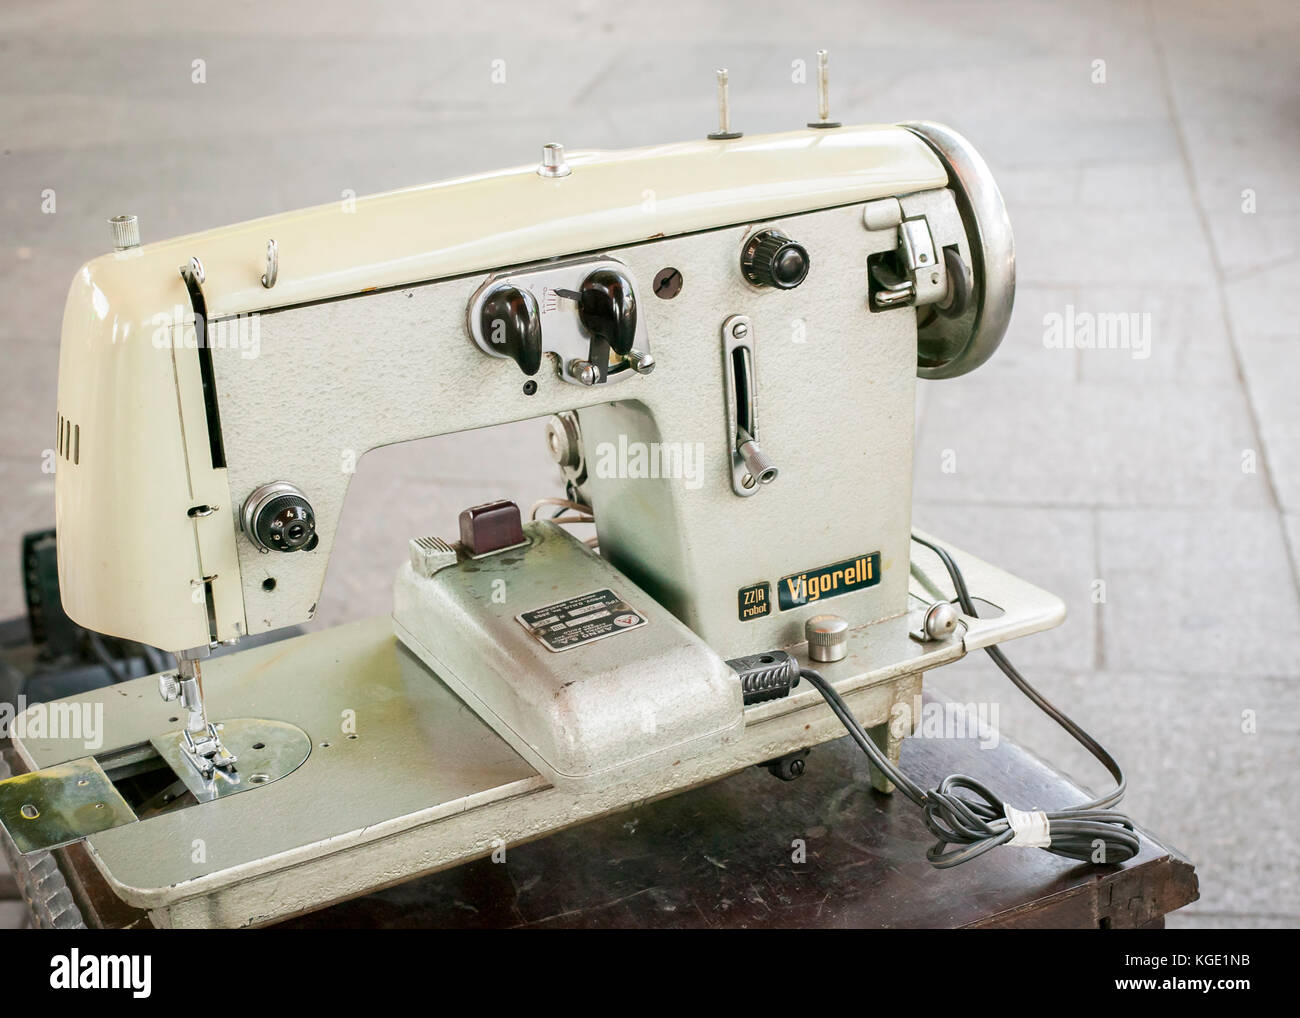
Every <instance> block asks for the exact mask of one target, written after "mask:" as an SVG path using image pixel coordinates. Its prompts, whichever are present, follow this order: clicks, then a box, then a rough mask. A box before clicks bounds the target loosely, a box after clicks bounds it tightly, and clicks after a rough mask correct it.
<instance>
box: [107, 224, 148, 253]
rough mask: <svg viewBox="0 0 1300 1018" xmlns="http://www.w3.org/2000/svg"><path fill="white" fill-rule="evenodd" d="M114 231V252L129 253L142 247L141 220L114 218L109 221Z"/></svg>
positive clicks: (110, 227)
mask: <svg viewBox="0 0 1300 1018" xmlns="http://www.w3.org/2000/svg"><path fill="white" fill-rule="evenodd" d="M108 226H109V229H111V230H112V231H113V250H115V251H127V250H129V249H131V248H133V247H139V246H140V220H139V219H138V218H137V217H135V216H114V217H113V218H112V219H110V220H109V221H108Z"/></svg>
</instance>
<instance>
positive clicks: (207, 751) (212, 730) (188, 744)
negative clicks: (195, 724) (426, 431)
mask: <svg viewBox="0 0 1300 1018" xmlns="http://www.w3.org/2000/svg"><path fill="white" fill-rule="evenodd" d="M180 750H181V756H182V758H183V759H184V760H185V762H186V763H188V764H189V765H190V766H191V767H193V768H194V769H195V770H196V771H198V772H199V774H200V775H202V776H203V777H204V778H207V779H209V780H211V779H212V777H213V775H214V774H215V773H216V772H217V770H218V769H220V770H222V771H224V772H226V774H227V776H229V777H233V776H234V772H235V763H236V762H237V761H238V759H239V758H238V757H236V756H235V754H234V753H232V752H230V750H229V749H227V748H226V747H225V745H223V744H222V742H221V734H220V730H219V729H218V727H217V726H216V725H214V724H212V723H211V722H208V725H207V727H206V728H205V729H203V730H202V731H201V732H200V733H199V734H198V737H197V738H196V737H195V733H194V732H191V731H190V730H189V729H188V728H187V729H185V731H183V732H182V733H181V740H180Z"/></svg>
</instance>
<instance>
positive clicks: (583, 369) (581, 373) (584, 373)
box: [569, 360, 600, 385]
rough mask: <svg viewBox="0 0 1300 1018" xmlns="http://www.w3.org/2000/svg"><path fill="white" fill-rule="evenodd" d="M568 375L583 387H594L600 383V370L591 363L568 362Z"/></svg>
mask: <svg viewBox="0 0 1300 1018" xmlns="http://www.w3.org/2000/svg"><path fill="white" fill-rule="evenodd" d="M569 373H570V374H572V375H573V377H574V378H576V379H577V380H578V381H579V382H580V383H582V384H583V385H595V384H596V383H597V382H599V381H600V369H599V368H598V367H596V365H594V364H592V363H591V361H580V360H573V361H570V362H569Z"/></svg>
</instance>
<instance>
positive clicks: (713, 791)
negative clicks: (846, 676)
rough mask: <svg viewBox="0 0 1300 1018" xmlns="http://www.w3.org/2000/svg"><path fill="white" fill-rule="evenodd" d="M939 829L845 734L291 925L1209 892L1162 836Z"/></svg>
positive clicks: (983, 767)
mask: <svg viewBox="0 0 1300 1018" xmlns="http://www.w3.org/2000/svg"><path fill="white" fill-rule="evenodd" d="M902 766H903V768H904V769H905V770H906V771H907V772H908V773H910V774H911V775H913V776H914V777H915V778H916V779H918V780H921V781H922V782H927V783H929V784H928V785H927V787H931V786H932V785H933V784H934V783H937V782H938V781H939V780H941V779H942V778H943V777H945V776H946V775H948V774H950V773H953V772H962V773H967V774H970V775H972V776H977V777H979V778H980V779H982V780H984V781H985V782H986V783H987V784H988V785H989V786H990V787H991V788H992V789H993V790H994V791H995V792H997V793H998V794H1000V795H1003V796H1004V797H1006V798H1008V799H1009V800H1010V801H1011V802H1013V803H1017V804H1020V805H1021V806H1022V807H1025V808H1028V807H1038V808H1055V807H1064V806H1068V805H1072V804H1074V803H1078V802H1080V801H1082V800H1083V799H1085V798H1087V797H1088V796H1087V795H1086V794H1085V793H1084V792H1083V791H1081V790H1080V789H1079V788H1078V787H1077V786H1076V785H1074V784H1073V783H1071V782H1069V781H1068V780H1066V779H1065V778H1063V777H1062V776H1061V775H1059V774H1057V773H1056V772H1055V771H1053V770H1052V769H1051V768H1050V767H1048V766H1047V765H1046V764H1044V763H1043V762H1042V761H1040V760H1038V759H1037V758H1036V757H1034V756H1032V755H1031V754H1029V753H1028V752H1026V751H1025V750H1023V749H1021V748H1020V747H1019V746H1016V745H1014V744H1013V743H1010V742H1008V741H1007V740H1005V739H1003V740H1000V741H999V743H998V745H997V747H996V748H992V749H984V750H981V749H979V748H978V742H976V741H975V740H940V739H921V738H911V739H908V740H906V741H905V742H904V744H903V754H902ZM933 840H934V839H933V837H932V836H931V835H930V833H929V831H928V830H927V829H926V827H925V825H924V823H923V822H922V818H921V814H920V811H919V810H918V809H917V808H916V807H915V806H914V805H913V804H912V803H911V802H909V801H908V800H907V799H905V798H904V797H903V796H902V795H901V794H897V793H896V794H894V795H892V796H890V795H882V794H880V793H878V792H875V791H873V790H872V789H871V785H870V778H869V772H868V767H867V762H866V759H865V757H864V756H863V755H862V752H861V750H859V749H858V747H857V746H855V745H854V744H853V743H852V742H850V741H849V740H848V739H847V738H845V739H840V740H837V741H835V742H832V743H828V744H826V745H823V746H820V747H818V748H816V749H814V750H813V751H812V753H811V755H810V756H809V757H808V760H807V767H806V770H805V773H804V774H803V776H802V777H800V778H798V779H796V780H794V781H789V782H784V781H779V780H777V779H776V778H774V777H773V776H772V775H771V774H769V773H768V772H767V771H766V770H763V769H760V768H757V767H751V768H749V769H748V770H746V771H744V772H742V773H739V774H735V775H732V776H731V777H729V778H725V779H724V780H721V781H718V782H715V783H713V784H710V785H707V786H704V787H702V788H697V789H694V790H692V791H689V792H684V793H682V794H680V795H676V796H673V797H670V798H667V799H661V800H658V801H655V802H652V803H648V804H645V805H642V806H640V807H639V808H635V809H631V810H628V811H625V812H622V813H618V814H615V815H613V816H609V817H606V818H604V819H601V820H596V821H592V822H589V823H585V824H582V825H580V826H578V827H574V828H570V829H568V830H565V831H561V832H559V833H556V834H552V835H550V836H548V837H546V838H543V839H541V840H538V841H535V842H532V843H529V844H525V845H518V846H512V847H509V848H508V849H507V851H506V858H505V861H504V862H494V861H492V860H491V859H479V860H477V861H475V862H471V863H467V864H465V865H462V866H459V867H457V868H455V869H452V870H447V871H444V872H442V873H437V874H434V875H432V876H429V877H425V878H423V879H419V880H414V881H410V882H408V883H404V884H400V885H397V886H395V887H392V888H389V889H388V890H384V891H380V892H378V893H375V894H371V895H368V896H366V897H364V898H358V899H355V900H353V901H348V902H344V903H342V904H339V905H335V906H333V907H331V908H327V909H324V910H322V911H319V912H316V913H313V914H311V915H307V916H302V917H299V918H297V919H294V920H290V921H289V922H287V923H284V924H282V925H284V926H288V927H295V928H322V927H352V928H356V927H363V928H376V927H407V928H410V927H424V926H439V927H455V928H474V927H480V928H482V927H587V928H591V927H596V928H628V927H635V928H649V927H667V928H717V927H745V928H762V927H779V928H789V927H873V928H888V927H954V926H958V927H960V926H968V927H970V926H974V927H978V926H984V927H999V926H1000V927H1037V928H1046V927H1054V928H1060V927H1084V928H1098V927H1101V928H1106V927H1115V928H1120V927H1145V926H1161V925H1163V917H1164V915H1165V914H1166V913H1167V912H1171V911H1173V910H1174V909H1177V908H1181V907H1182V906H1183V905H1186V904H1188V903H1190V902H1192V901H1195V900H1196V897H1197V886H1196V875H1195V873H1194V872H1193V868H1192V865H1191V863H1190V862H1188V860H1186V859H1185V858H1183V857H1182V856H1181V855H1180V854H1179V853H1178V852H1176V851H1175V850H1173V849H1171V848H1168V847H1167V846H1164V845H1161V844H1160V843H1159V842H1158V841H1156V840H1155V839H1154V838H1152V837H1150V836H1145V835H1144V837H1143V842H1142V850H1141V852H1140V853H1139V854H1138V856H1137V857H1135V858H1134V859H1131V860H1129V861H1128V862H1126V863H1123V864H1121V865H1116V866H1091V865H1081V864H1078V863H1073V862H1071V861H1069V860H1066V859H1060V858H1058V857H1056V856H1052V855H1049V854H1048V853H1046V852H1044V851H1042V850H1040V849H1034V848H1009V847H1006V846H1003V847H1000V848H997V849H994V850H993V851H991V852H989V853H987V854H986V855H984V856H982V857H980V858H978V859H975V860H972V861H971V862H969V863H965V864H963V865H961V866H958V867H956V868H953V869H948V870H936V869H934V868H933V867H932V866H931V865H930V864H929V863H928V862H927V861H926V858H925V853H926V850H927V849H928V848H929V847H930V845H931V844H932V843H933ZM800 842H802V844H803V846H804V852H803V853H802V854H801V853H799V851H798V849H799V847H800V845H799V843H800ZM800 860H802V861H800Z"/></svg>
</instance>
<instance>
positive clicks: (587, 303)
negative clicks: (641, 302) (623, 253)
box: [578, 269, 636, 357]
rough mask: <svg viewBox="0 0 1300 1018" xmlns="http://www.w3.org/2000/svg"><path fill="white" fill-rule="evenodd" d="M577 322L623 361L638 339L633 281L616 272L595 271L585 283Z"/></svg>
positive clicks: (580, 296)
mask: <svg viewBox="0 0 1300 1018" xmlns="http://www.w3.org/2000/svg"><path fill="white" fill-rule="evenodd" d="M578 318H579V320H581V322H582V324H583V326H584V327H585V328H586V330H587V331H588V332H590V333H591V334H592V336H593V337H594V338H596V339H597V340H600V341H601V342H603V343H607V344H608V345H609V348H610V349H611V350H613V351H614V352H615V353H616V354H618V355H619V356H620V357H623V356H626V355H627V354H629V353H631V352H632V343H633V341H634V340H635V339H636V294H635V293H633V292H632V281H631V280H630V279H628V278H627V276H625V275H623V273H621V272H619V271H618V270H617V269H596V271H595V272H592V273H591V274H590V275H589V276H587V278H586V279H584V280H583V281H582V289H581V290H580V291H579V294H578Z"/></svg>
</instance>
